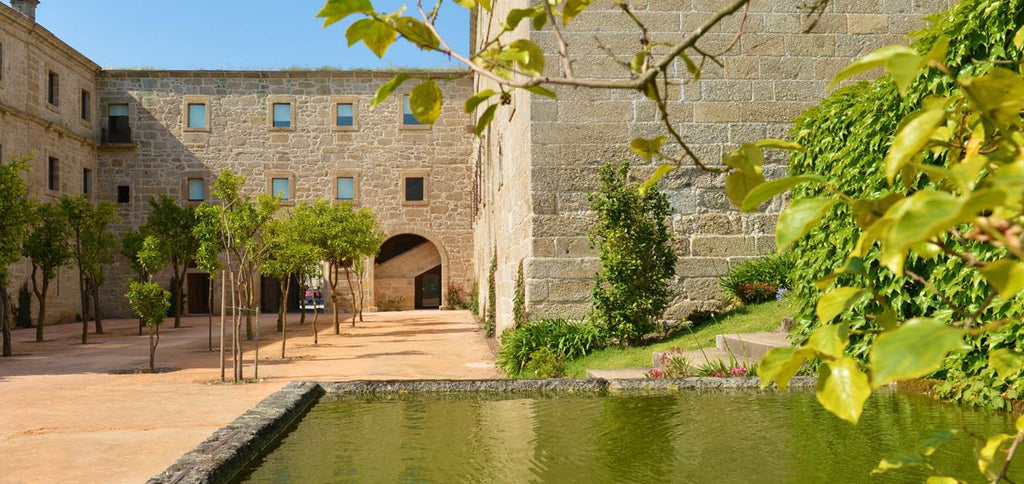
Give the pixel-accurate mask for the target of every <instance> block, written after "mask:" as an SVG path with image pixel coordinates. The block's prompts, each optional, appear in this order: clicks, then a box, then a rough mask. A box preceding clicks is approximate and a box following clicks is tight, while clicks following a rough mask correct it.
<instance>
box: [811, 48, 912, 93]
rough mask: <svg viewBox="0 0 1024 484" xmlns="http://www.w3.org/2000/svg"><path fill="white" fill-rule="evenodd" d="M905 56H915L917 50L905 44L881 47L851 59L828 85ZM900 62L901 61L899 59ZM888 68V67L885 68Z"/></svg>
mask: <svg viewBox="0 0 1024 484" xmlns="http://www.w3.org/2000/svg"><path fill="white" fill-rule="evenodd" d="M906 56H915V57H916V56H917V52H916V51H915V50H914V49H912V48H910V47H907V46H905V45H892V46H888V47H882V48H881V49H878V50H876V51H874V52H872V53H870V54H868V55H866V56H864V57H861V58H859V59H857V60H855V61H853V62H852V63H851V64H850V65H849V66H847V67H846V68H845V69H843V70H841V71H839V74H836V77H835V78H833V79H832V83H831V84H829V87H832V86H834V85H836V84H838V83H840V82H842V81H843V80H846V79H849V78H851V77H853V76H856V75H857V74H860V73H862V72H867V71H870V70H871V69H874V68H876V67H882V66H886V65H888V64H889V62H890V61H891V60H892V59H893V58H896V57H906ZM899 62H902V61H899ZM887 70H888V69H887Z"/></svg>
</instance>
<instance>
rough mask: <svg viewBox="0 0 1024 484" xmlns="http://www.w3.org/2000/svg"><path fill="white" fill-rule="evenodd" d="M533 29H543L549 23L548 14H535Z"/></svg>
mask: <svg viewBox="0 0 1024 484" xmlns="http://www.w3.org/2000/svg"><path fill="white" fill-rule="evenodd" d="M531 23H532V24H533V30H541V29H543V28H544V26H545V25H547V23H548V16H547V15H534V16H533V22H531Z"/></svg>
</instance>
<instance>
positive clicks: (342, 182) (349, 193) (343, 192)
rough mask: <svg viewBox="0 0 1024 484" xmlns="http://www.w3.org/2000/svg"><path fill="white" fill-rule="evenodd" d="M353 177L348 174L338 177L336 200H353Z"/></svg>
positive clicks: (354, 188)
mask: <svg viewBox="0 0 1024 484" xmlns="http://www.w3.org/2000/svg"><path fill="white" fill-rule="evenodd" d="M355 182H356V181H355V179H354V178H352V177H350V176H343V177H338V200H346V201H349V202H351V201H353V200H355V199H356V183H355Z"/></svg>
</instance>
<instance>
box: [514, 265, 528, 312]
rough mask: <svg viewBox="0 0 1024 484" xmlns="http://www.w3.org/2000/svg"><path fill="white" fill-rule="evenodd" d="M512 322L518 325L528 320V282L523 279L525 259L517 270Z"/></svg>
mask: <svg viewBox="0 0 1024 484" xmlns="http://www.w3.org/2000/svg"><path fill="white" fill-rule="evenodd" d="M512 322H513V323H514V324H515V326H516V327H519V325H521V324H523V323H525V322H526V284H525V282H524V281H523V261H519V269H518V270H517V271H516V292H515V295H514V296H513V297H512Z"/></svg>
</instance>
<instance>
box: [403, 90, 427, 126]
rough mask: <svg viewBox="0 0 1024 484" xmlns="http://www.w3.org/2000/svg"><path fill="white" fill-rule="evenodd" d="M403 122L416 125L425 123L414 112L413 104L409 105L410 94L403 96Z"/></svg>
mask: <svg viewBox="0 0 1024 484" xmlns="http://www.w3.org/2000/svg"><path fill="white" fill-rule="evenodd" d="M402 124H405V125H409V126H415V125H418V124H423V123H421V122H420V120H418V119H416V116H414V115H413V114H412V106H410V105H409V95H408V94H406V95H404V96H402Z"/></svg>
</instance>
